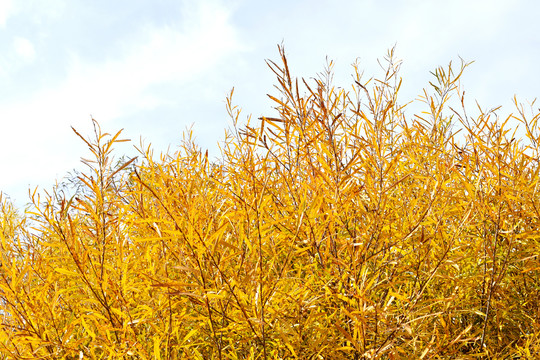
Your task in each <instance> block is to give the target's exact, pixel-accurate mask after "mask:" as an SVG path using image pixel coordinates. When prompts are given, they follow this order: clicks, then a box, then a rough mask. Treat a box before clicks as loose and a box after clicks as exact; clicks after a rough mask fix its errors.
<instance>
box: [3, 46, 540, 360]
mask: <svg viewBox="0 0 540 360" xmlns="http://www.w3.org/2000/svg"><path fill="white" fill-rule="evenodd" d="M279 54H280V61H278V62H273V61H268V65H269V68H270V69H271V71H273V72H274V74H275V75H276V81H277V83H276V89H277V90H278V92H277V93H276V94H274V95H269V96H270V98H271V99H272V100H273V102H274V104H275V114H274V115H272V116H268V117H261V118H260V119H257V120H253V119H251V118H248V119H247V120H246V121H243V120H242V119H241V115H240V109H239V108H238V107H236V106H235V105H234V103H233V101H232V95H233V92H232V91H231V94H230V96H229V97H228V99H227V110H228V113H229V115H230V117H231V119H232V127H231V129H230V130H228V131H226V135H225V138H224V140H223V142H222V143H221V147H220V149H221V151H220V157H219V158H217V159H215V160H212V159H209V157H208V152H207V151H204V149H201V148H200V147H198V146H197V144H196V142H195V141H194V140H193V137H192V134H190V133H187V134H186V136H185V137H184V140H183V142H182V143H181V144H180V147H179V150H178V151H176V152H174V153H166V154H162V155H160V156H158V157H156V156H154V155H153V153H152V149H151V147H149V146H148V147H141V148H140V149H139V151H140V155H139V158H138V159H136V158H132V159H126V158H121V161H117V160H115V158H114V145H115V144H116V143H118V142H119V141H125V140H121V132H117V133H114V134H108V133H105V132H102V130H101V128H100V126H99V124H98V123H97V122H96V121H94V128H95V133H94V135H93V137H91V138H86V137H85V136H83V135H81V134H79V133H78V132H76V131H75V132H76V135H78V136H79V137H80V138H81V140H82V141H84V142H85V143H86V144H87V145H88V149H89V152H90V157H88V158H85V159H83V160H82V162H83V164H84V165H85V170H84V171H81V172H80V173H79V174H78V175H76V176H74V177H73V179H72V180H73V181H76V182H77V184H78V190H77V191H76V193H75V194H74V195H70V196H67V195H66V193H64V192H62V191H61V188H60V187H57V188H55V189H52V190H51V191H49V192H46V193H44V194H41V195H40V194H38V193H37V192H34V193H33V195H32V202H33V204H34V206H33V207H32V208H31V209H29V210H27V211H24V212H23V213H20V212H18V211H16V210H15V209H14V207H13V206H12V205H11V204H10V203H9V201H7V200H5V199H4V200H2V201H0V203H1V207H0V221H1V222H0V230H1V231H0V239H1V257H0V265H1V266H0V306H1V317H2V321H1V325H0V358H2V359H104V358H111V359H150V358H152V359H180V358H182V359H291V358H299V359H379V358H380V359H433V358H456V357H459V358H461V357H467V356H471V357H472V356H476V357H483V358H493V359H495V358H510V357H515V358H517V357H520V358H531V359H532V358H533V356H534V354H538V353H540V277H539V275H540V260H539V259H538V254H539V252H540V230H539V229H540V214H539V209H540V200H539V199H540V197H539V196H538V188H539V169H540V166H539V160H538V159H539V158H540V157H539V156H540V147H539V141H540V132H539V130H540V128H539V125H538V119H539V113H538V112H537V111H535V110H534V108H533V106H531V111H528V110H526V109H524V107H523V106H522V105H521V104H519V103H518V101H517V100H516V109H517V111H516V112H515V113H514V114H511V115H508V116H507V117H505V118H503V117H501V116H500V115H499V111H500V110H499V109H495V110H491V111H482V110H481V109H480V108H478V110H477V111H478V112H479V114H478V115H477V116H470V115H469V114H468V113H467V109H466V106H465V99H464V91H463V90H462V88H461V86H460V82H459V81H460V77H461V75H462V73H463V70H464V69H465V67H466V65H467V64H464V63H462V64H461V65H460V66H459V68H458V70H457V71H456V70H455V69H454V68H453V67H452V66H451V65H449V66H448V67H440V68H437V69H436V70H435V71H434V72H433V75H434V80H433V82H432V83H431V84H430V87H429V88H428V89H425V90H424V91H423V92H422V96H421V97H420V98H419V99H418V100H416V101H417V102H418V101H419V102H420V103H422V104H423V107H424V111H423V112H421V113H420V114H415V115H413V116H412V117H409V116H407V115H406V113H405V109H406V106H407V105H406V104H402V103H400V101H399V99H398V94H399V90H400V86H401V83H402V79H401V78H400V77H399V66H400V63H399V62H398V61H396V60H395V57H394V53H393V50H391V51H389V54H388V56H387V57H386V62H385V64H386V67H385V69H384V70H383V72H382V74H381V76H379V77H377V78H371V79H368V80H365V79H363V77H362V75H361V71H360V70H359V68H358V66H357V65H355V67H354V73H353V77H354V78H353V83H352V84H351V86H350V87H347V88H341V87H336V86H335V85H334V84H333V79H332V67H333V63H332V62H329V63H328V66H327V68H326V69H324V71H323V72H322V73H321V74H319V76H318V77H317V78H315V79H313V80H304V79H297V78H295V77H293V75H291V72H290V69H289V67H288V64H287V59H286V56H285V52H284V50H283V48H282V47H280V48H279ZM452 99H453V100H452ZM451 101H453V103H452V104H454V105H450V102H451ZM455 104H457V105H459V106H460V107H459V108H457V107H456V106H455ZM475 111H476V110H475ZM469 112H470V111H469ZM516 124H519V125H520V126H521V128H522V129H523V133H524V136H523V138H519V137H517V135H516V134H517V133H516V128H517V127H516Z"/></svg>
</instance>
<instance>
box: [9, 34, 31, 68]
mask: <svg viewBox="0 0 540 360" xmlns="http://www.w3.org/2000/svg"><path fill="white" fill-rule="evenodd" d="M13 46H14V47H15V53H16V54H17V55H18V56H19V57H20V58H21V59H22V60H23V61H25V62H32V61H34V58H35V56H36V51H35V49H34V44H32V42H31V41H30V40H28V39H25V38H22V37H15V39H14V40H13Z"/></svg>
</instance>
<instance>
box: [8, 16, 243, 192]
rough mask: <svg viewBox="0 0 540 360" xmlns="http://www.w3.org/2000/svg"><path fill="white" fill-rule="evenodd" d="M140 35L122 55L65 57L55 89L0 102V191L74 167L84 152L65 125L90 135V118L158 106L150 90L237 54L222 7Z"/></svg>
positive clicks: (159, 102)
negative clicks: (1, 171) (95, 60)
mask: <svg viewBox="0 0 540 360" xmlns="http://www.w3.org/2000/svg"><path fill="white" fill-rule="evenodd" d="M146 33H147V35H146V37H145V38H144V39H142V41H140V42H138V43H133V44H132V45H126V51H125V55H124V56H123V57H121V58H117V59H112V60H108V61H107V62H104V63H100V64H92V63H88V62H86V61H85V60H84V59H81V58H80V57H78V56H77V55H76V54H73V55H72V61H71V66H70V69H69V70H68V77H67V79H66V81H64V82H63V83H61V84H60V85H59V86H57V87H55V88H52V89H47V90H44V91H41V92H38V93H35V94H34V95H33V96H32V97H31V98H29V99H19V101H11V102H10V103H4V104H1V103H0V105H1V106H0V119H1V120H2V123H3V124H2V125H3V129H2V131H1V132H0V163H2V166H3V168H5V169H10V171H11V172H12V174H11V175H10V177H9V178H6V177H1V178H0V189H2V190H4V191H7V192H8V193H9V192H10V191H9V189H10V188H14V187H15V186H16V185H17V183H20V182H21V181H23V179H32V181H33V182H35V183H40V184H43V181H47V180H48V181H50V180H51V179H54V178H56V177H58V176H61V175H63V173H62V171H67V170H69V169H72V168H73V167H75V166H78V161H79V156H80V155H83V154H84V152H83V151H84V147H81V146H80V144H79V143H80V141H78V140H77V139H76V138H75V137H74V136H73V135H72V134H71V129H70V128H69V126H70V125H73V126H75V127H76V128H77V129H80V130H81V132H82V133H83V134H90V131H89V130H90V128H89V125H90V121H89V120H90V115H92V116H93V117H95V118H96V119H98V120H100V122H102V123H105V122H109V121H111V120H114V119H115V118H118V117H125V116H129V115H131V114H135V113H137V112H138V111H141V110H145V109H151V108H154V107H156V106H159V105H162V104H164V103H166V102H167V101H168V100H166V99H163V98H161V97H160V96H159V95H157V94H153V93H152V92H151V89H150V87H151V86H154V85H160V84H166V83H173V84H178V83H184V82H187V81H192V80H194V79H196V78H197V77H198V76H201V74H204V73H206V72H208V71H211V70H212V69H213V68H215V67H216V66H217V65H219V64H222V63H223V61H224V60H225V59H226V58H227V56H229V55H231V54H234V53H237V52H238V51H239V50H241V49H242V46H241V44H240V42H239V41H238V37H237V34H236V33H235V29H234V28H233V27H232V26H231V25H230V24H229V22H228V11H227V9H225V8H223V7H212V8H208V7H201V8H199V9H198V18H197V21H194V22H193V23H191V24H190V26H189V28H184V29H182V30H181V31H180V30H178V29H175V28H174V27H171V26H166V27H161V28H156V27H149V28H148V29H147V31H146ZM19 42H20V44H19V45H20V46H19V50H20V54H21V55H22V54H25V55H26V56H30V55H31V51H30V47H29V46H27V45H28V43H25V42H24V40H19ZM105 128H107V126H105ZM77 149H78V150H77ZM79 150H82V151H79ZM11 169H15V170H11ZM58 172H60V174H58ZM26 185H27V184H24V186H25V187H26ZM16 197H20V196H16Z"/></svg>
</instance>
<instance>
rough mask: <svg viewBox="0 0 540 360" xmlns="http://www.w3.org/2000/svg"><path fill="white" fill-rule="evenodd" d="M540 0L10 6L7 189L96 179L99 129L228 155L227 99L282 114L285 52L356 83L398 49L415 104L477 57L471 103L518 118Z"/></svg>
mask: <svg viewBox="0 0 540 360" xmlns="http://www.w3.org/2000/svg"><path fill="white" fill-rule="evenodd" d="M539 13H540V3H539V2H537V1H535V0H521V1H520V0H515V1H512V0H506V1H502V0H486V1H484V0H474V1H471V0H453V1H439V0H423V1H422V0H409V1H399V0H356V1H353V0H349V1H345V0H273V1H259V0H230V1H229V0H184V1H183V0H129V1H128V0H115V1H110V0H94V1H82V0H0V124H1V127H0V191H1V192H3V194H4V196H9V197H10V198H11V200H12V201H14V202H15V204H16V205H17V206H19V207H22V206H24V205H25V204H26V203H27V202H28V201H29V199H28V189H32V190H33V189H35V188H36V187H38V191H43V190H47V189H50V188H51V187H52V186H53V184H54V183H55V181H62V179H63V178H64V177H65V176H66V175H67V174H68V173H70V172H72V171H73V169H78V170H83V169H84V166H83V165H82V164H81V163H80V158H81V157H87V156H88V155H89V151H88V149H87V148H86V145H85V144H84V143H83V142H82V141H81V140H80V139H78V138H77V136H76V135H75V134H74V133H73V131H72V130H71V126H73V127H74V128H76V129H77V130H78V131H79V132H80V133H81V134H84V135H87V136H91V135H92V121H91V119H92V118H94V119H96V120H97V121H98V122H99V123H100V125H101V127H102V129H103V130H104V131H107V132H113V133H115V132H117V131H118V130H120V129H124V131H123V137H124V138H128V139H131V140H132V141H131V142H130V143H123V144H121V146H120V145H119V146H118V147H117V156H118V157H119V156H121V155H124V154H125V155H128V156H130V155H134V154H136V150H135V149H134V146H138V145H139V144H140V142H141V140H142V141H143V142H144V143H145V144H147V145H148V144H151V145H152V147H153V148H154V152H155V153H157V154H159V153H160V152H164V151H167V150H168V149H169V150H170V151H174V150H175V148H176V147H177V146H178V144H179V143H180V141H181V139H182V134H183V132H185V131H186V130H187V129H190V128H191V129H192V130H193V134H194V135H195V137H196V141H197V143H198V144H199V145H200V146H201V147H202V148H208V149H210V151H211V153H212V154H215V155H216V156H218V155H219V153H218V151H217V149H218V148H217V143H218V141H221V140H222V139H223V136H224V130H225V129H227V128H230V126H231V120H230V119H229V118H228V115H227V112H226V107H225V99H226V96H227V95H228V94H229V93H230V91H231V89H232V88H233V87H234V89H235V92H234V98H233V101H234V103H235V104H237V105H238V106H239V107H241V108H242V109H243V110H242V114H243V116H244V117H247V116H248V115H249V114H251V115H252V116H253V118H258V117H260V116H263V115H264V116H272V115H275V113H274V111H273V109H272V103H271V101H270V100H269V99H268V97H267V94H276V90H275V89H273V84H275V83H276V82H275V81H274V80H275V79H274V77H273V74H272V72H271V71H270V70H269V69H268V67H267V65H266V63H265V60H266V59H271V60H278V59H279V54H278V51H277V45H278V44H284V46H285V50H286V53H287V58H288V61H289V67H290V69H291V71H292V73H293V75H295V76H298V77H305V78H311V77H314V76H316V74H317V73H319V72H321V71H322V70H323V69H324V66H325V64H326V58H327V57H328V58H329V59H332V60H333V61H334V62H335V68H334V70H335V72H336V74H335V82H336V85H338V86H342V87H349V86H350V85H351V83H352V77H351V74H352V66H351V64H352V63H353V62H355V60H356V59H359V61H360V68H361V69H364V71H365V75H364V76H366V77H368V78H369V77H372V76H374V77H377V76H378V75H381V70H380V68H379V66H378V63H377V60H378V59H383V57H384V56H385V55H386V54H387V52H388V50H389V49H390V48H392V47H394V46H395V49H396V50H395V51H396V55H397V57H398V58H399V59H401V60H403V64H402V67H401V76H402V77H403V86H402V90H401V99H402V101H403V103H405V102H408V101H410V100H414V99H415V98H417V97H418V95H420V94H421V93H422V89H423V88H424V87H427V86H428V82H429V81H431V80H432V76H431V75H430V71H433V70H434V69H435V68H436V67H437V66H446V65H447V64H448V63H449V62H450V61H452V62H453V63H454V64H456V65H457V64H459V62H460V57H461V58H463V59H464V60H465V61H474V63H473V64H472V65H471V66H470V67H468V68H467V70H466V72H465V74H464V76H463V80H462V86H463V88H464V89H465V90H466V94H467V98H468V99H469V100H470V101H471V105H472V106H476V105H475V103H474V101H475V100H476V101H478V103H479V104H480V105H481V107H482V108H486V109H488V108H492V107H497V106H502V107H503V108H502V110H501V111H502V114H509V113H511V112H513V111H514V108H513V106H512V99H513V97H514V95H517V96H518V99H519V100H520V101H522V102H524V103H526V102H527V101H532V100H534V99H535V98H536V97H537V96H539V95H540V81H539V79H540V66H538V59H540V22H538V21H537V15H538V14H539Z"/></svg>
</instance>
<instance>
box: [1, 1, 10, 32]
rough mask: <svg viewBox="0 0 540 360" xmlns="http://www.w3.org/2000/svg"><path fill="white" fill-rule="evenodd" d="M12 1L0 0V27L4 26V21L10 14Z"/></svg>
mask: <svg viewBox="0 0 540 360" xmlns="http://www.w3.org/2000/svg"><path fill="white" fill-rule="evenodd" d="M12 12H13V3H12V1H11V0H0V27H4V26H6V21H7V19H8V18H9V17H10V15H12Z"/></svg>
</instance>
